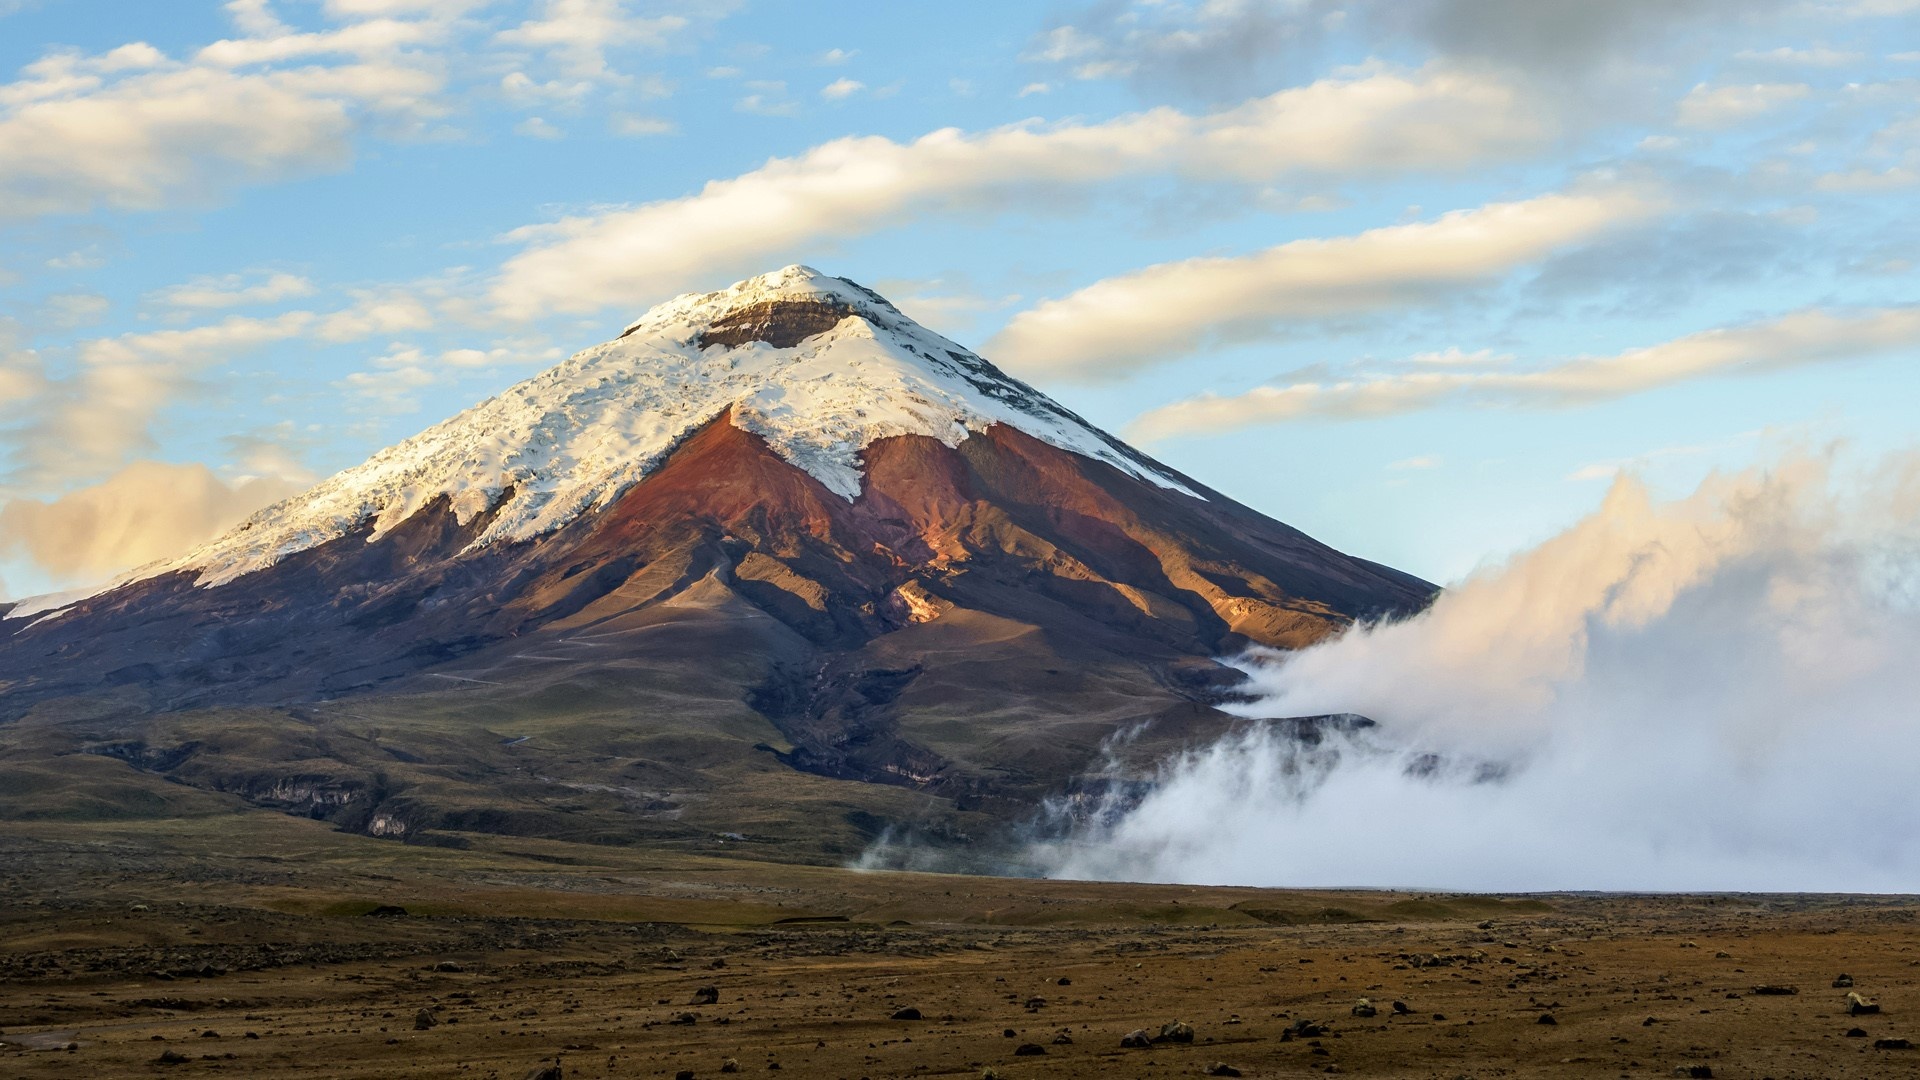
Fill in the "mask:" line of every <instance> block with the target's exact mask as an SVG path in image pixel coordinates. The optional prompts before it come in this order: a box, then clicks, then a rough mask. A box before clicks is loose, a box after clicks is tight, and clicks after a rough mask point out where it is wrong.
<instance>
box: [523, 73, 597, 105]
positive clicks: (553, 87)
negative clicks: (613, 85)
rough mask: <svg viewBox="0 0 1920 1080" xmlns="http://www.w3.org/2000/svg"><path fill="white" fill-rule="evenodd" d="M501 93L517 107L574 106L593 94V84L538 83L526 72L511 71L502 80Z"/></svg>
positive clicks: (573, 82)
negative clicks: (551, 103) (555, 103)
mask: <svg viewBox="0 0 1920 1080" xmlns="http://www.w3.org/2000/svg"><path fill="white" fill-rule="evenodd" d="M500 92H501V93H503V94H505V95H506V96H507V98H508V100H510V101H512V102H513V103H514V104H516V105H521V106H534V105H541V104H545V103H547V102H557V103H560V104H572V103H575V102H578V101H580V100H581V99H583V98H585V97H586V96H587V95H588V94H591V93H593V83H591V82H589V81H587V80H585V79H576V80H574V81H571V82H568V81H564V80H561V79H549V80H547V81H546V82H536V81H535V80H534V78H533V77H532V76H531V75H528V74H527V73H526V72H524V71H511V72H508V73H507V74H506V75H503V76H501V78H500Z"/></svg>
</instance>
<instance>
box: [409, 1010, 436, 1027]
mask: <svg viewBox="0 0 1920 1080" xmlns="http://www.w3.org/2000/svg"><path fill="white" fill-rule="evenodd" d="M439 1024H440V1021H438V1020H435V1019H434V1018H433V1010H432V1009H421V1010H420V1011H419V1012H417V1013H414V1014H413V1030H415V1031H426V1030H429V1029H431V1028H434V1027H437V1026H439Z"/></svg>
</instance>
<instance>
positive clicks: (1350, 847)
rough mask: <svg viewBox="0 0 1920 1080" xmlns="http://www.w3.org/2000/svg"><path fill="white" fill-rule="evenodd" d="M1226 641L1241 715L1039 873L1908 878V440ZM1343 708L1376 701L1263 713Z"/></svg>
mask: <svg viewBox="0 0 1920 1080" xmlns="http://www.w3.org/2000/svg"><path fill="white" fill-rule="evenodd" d="M1238 663H1240V664H1241V665H1242V666H1244V667H1245V668H1246V670H1247V671H1248V672H1249V673H1250V677H1251V682H1250V684H1249V685H1250V688H1251V689H1252V690H1253V691H1254V692H1256V693H1257V694H1258V695H1259V699H1258V701H1257V702H1255V703H1253V704H1250V705H1246V706H1243V707H1241V708H1240V709H1239V711H1241V712H1243V713H1244V714H1245V715H1247V716H1248V717H1249V720H1250V724H1249V726H1248V727H1247V728H1246V729H1245V730H1244V731H1242V732H1241V733H1239V734H1236V735H1234V736H1232V737H1229V738H1227V739H1224V740H1222V741H1220V742H1218V743H1216V744H1214V745H1211V746H1207V747H1205V748H1201V749H1197V750H1195V751H1193V752H1190V753H1188V754H1186V755H1184V756H1182V757H1180V758H1179V759H1177V760H1174V761H1170V762H1166V763H1165V764H1164V765H1163V767H1162V768H1161V770H1160V772H1159V774H1158V775H1156V776H1154V777H1152V778H1151V779H1152V781H1153V783H1152V786H1151V788H1150V790H1149V793H1148V794H1146V795H1145V796H1144V797H1143V798H1139V799H1138V800H1137V801H1130V802H1129V803H1127V804H1126V805H1115V806H1112V807H1108V808H1107V811H1108V812H1106V813H1104V814H1094V815H1091V818H1090V819H1091V820H1092V821H1093V822H1095V823H1094V824H1086V825H1082V826H1081V827H1079V828H1077V829H1076V830H1074V831H1073V833H1072V834H1071V835H1070V836H1069V837H1068V838H1066V839H1064V840H1049V841H1047V842H1044V843H1039V844H1036V845H1034V846H1033V848H1032V850H1031V853H1030V854H1031V856H1032V857H1033V858H1034V859H1035V860H1036V861H1037V862H1038V863H1039V864H1040V865H1041V866H1042V867H1043V868H1044V870H1045V872H1046V873H1048V874H1050V875H1052V876H1058V877H1070V878H1107V879H1126V880H1150V881H1181V882H1195V883H1216V884H1245V885H1267V886H1342V885H1358V886H1383V887H1387V886H1411V887H1426V888H1452V889H1479V890H1503V891H1517V890H1562V889H1619V890H1642V889H1644V890H1816V891H1827V892H1831V891H1865V892H1914V891H1920V800H1916V799H1915V798H1914V794H1913V793H1914V791H1915V788H1916V782H1920V724H1916V723H1915V716H1916V710H1920V454H1912V453H1909V454H1904V455H1896V456H1893V457H1889V458H1886V459H1884V460H1881V461H1878V462H1874V463H1871V464H1869V465H1866V466H1864V467H1862V466H1859V465H1857V464H1856V465H1849V464H1847V455H1846V454H1845V452H1844V451H1841V450H1831V451H1827V452H1820V453H1798V454H1793V455H1789V456H1785V457H1782V458H1779V459H1777V460H1775V461H1773V462H1771V463H1770V464H1769V465H1767V466H1766V467H1764V468H1756V469H1753V470H1751V471H1749V472H1745V473H1741V474H1737V475H1716V476H1714V477H1711V478H1709V479H1708V480H1707V481H1706V482H1704V483H1703V484H1702V485H1701V486H1700V487H1699V488H1698V490H1696V491H1694V492H1693V493H1692V494H1691V495H1689V496H1687V497H1685V498H1680V499H1675V500H1667V501H1663V500H1660V499H1658V498H1656V497H1655V496H1654V495H1652V494H1651V493H1650V492H1649V490H1648V489H1647V487H1646V486H1645V485H1643V484H1642V483H1641V482H1639V481H1638V480H1636V479H1634V478H1632V477H1628V476H1623V477H1621V478H1619V479H1618V480H1616V481H1615V482H1614V484H1613V485H1612V487H1611V489H1610V490H1609V491H1608V492H1607V494H1606V496H1605V498H1604V500H1603V501H1602V503H1601V505H1600V506H1599V507H1598V508H1597V509H1596V510H1594V511H1593V512H1592V513H1591V514H1590V515H1588V516H1587V517H1585V518H1584V519H1582V520H1580V521H1578V522H1577V523H1575V524H1574V525H1572V526H1571V527H1570V528H1568V529H1566V530H1565V531H1564V532H1562V533H1560V534H1559V535H1557V536H1554V537H1552V538H1551V539H1549V540H1547V541H1546V542H1544V543H1542V544H1540V545H1538V546H1537V547H1534V548H1532V549H1530V550H1527V551H1524V552H1521V553H1518V554H1516V555H1514V556H1512V557H1511V558H1508V559H1506V560H1504V561H1502V562H1499V563H1497V564H1491V565H1488V566H1486V567H1484V568H1483V569H1481V570H1479V571H1478V572H1476V573H1474V574H1472V575H1470V576H1469V577H1468V578H1467V579H1466V580H1464V581H1461V582H1459V583H1457V584H1455V585H1454V586H1453V587H1451V588H1449V589H1448V590H1447V591H1446V592H1445V593H1443V594H1442V595H1441V596H1440V597H1439V599H1438V600H1437V601H1436V602H1435V603H1434V605H1433V606H1432V607H1431V608H1430V609H1429V610H1428V611H1427V612H1425V613H1424V614H1422V615H1420V616H1418V617H1415V618H1412V619H1409V620H1405V621H1402V622H1398V623H1393V624H1387V625H1376V626H1368V627H1360V628H1356V629H1354V630H1351V631H1349V632H1347V633H1346V634H1344V635H1342V636H1341V637H1339V638H1337V639H1334V640H1331V641H1329V642H1327V643H1324V644H1322V645H1319V646H1316V647H1314V648H1311V649H1308V650H1305V651H1302V652H1298V653H1293V654H1280V653H1259V654H1253V655H1249V656H1246V657H1243V658H1241V659H1240V660H1239V661H1238ZM1342 713H1353V714H1360V715H1363V716H1366V717H1369V718H1371V719H1372V720H1374V721H1375V725H1374V726H1372V727H1359V728H1350V729H1345V730H1330V731H1328V732H1327V734H1326V737H1325V738H1323V739H1321V740H1320V741H1319V742H1318V743H1317V744H1309V743H1306V742H1302V741H1301V740H1299V739H1297V738H1294V737H1293V736H1292V735H1290V734H1289V733H1288V732H1287V731H1285V730H1284V729H1283V728H1280V727H1277V726H1275V725H1271V724H1266V723H1262V722H1261V719H1262V718H1268V717H1288V716H1309V715H1316V714H1342Z"/></svg>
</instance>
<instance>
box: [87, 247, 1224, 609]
mask: <svg viewBox="0 0 1920 1080" xmlns="http://www.w3.org/2000/svg"><path fill="white" fill-rule="evenodd" d="M784 304H805V305H809V306H810V310H811V313H812V314H811V317H813V318H815V319H817V320H818V321H819V322H820V324H821V325H827V326H828V327H829V328H828V329H825V330H823V331H821V332H818V333H812V334H810V336H807V337H805V338H804V339H803V340H799V341H797V343H795V344H792V345H790V346H787V347H781V346H779V345H775V344H771V343H769V341H767V340H742V341H741V342H740V343H739V344H713V343H709V342H708V341H707V337H708V336H709V335H711V336H713V337H720V335H717V334H712V331H713V328H714V327H715V326H716V325H724V324H725V323H726V321H727V320H728V319H729V316H732V317H734V319H735V321H739V320H741V319H751V318H754V317H757V314H756V313H758V314H764V313H765V312H768V311H776V312H777V311H778V310H780V309H779V307H778V306H779V305H784ZM840 310H844V311H845V312H846V314H845V316H844V317H839V318H838V319H837V321H835V319H834V317H833V316H835V315H838V314H839V311H840ZM823 311H824V312H828V313H829V314H828V315H826V316H824V317H823V316H821V314H820V313H821V312H823ZM802 329H803V330H804V329H808V327H803V328H802ZM747 332H751V331H747ZM734 336H735V337H738V336H739V335H738V334H736V335H734ZM726 340H732V339H731V338H728V339H726ZM729 410H731V419H732V422H733V423H734V424H735V425H737V426H738V427H740V428H742V429H744V430H747V431H751V432H753V433H755V434H757V435H759V436H761V437H762V438H764V439H765V440H766V441H767V444H768V445H769V446H770V447H771V448H772V449H773V451H774V452H775V453H777V454H779V455H780V456H781V457H782V458H784V459H785V460H786V461H788V462H789V463H791V464H793V465H794V466H796V467H798V468H800V469H803V470H805V471H806V472H807V473H809V474H810V475H812V476H813V477H814V478H816V479H817V480H819V481H820V483H821V484H823V485H825V486H826V487H827V488H828V489H829V490H831V491H833V492H835V493H836V494H838V495H840V496H842V497H843V498H846V499H849V500H851V499H854V498H856V497H858V495H859V493H860V486H861V479H862V462H861V458H860V453H861V451H862V450H864V449H865V448H866V446H867V445H868V444H870V443H872V442H874V441H875V440H877V439H883V438H887V437H889V436H896V435H925V436H931V437H933V438H936V439H938V440H940V441H941V442H943V443H945V444H946V445H948V446H957V445H959V443H960V442H962V441H963V440H965V439H966V438H967V437H968V436H969V435H971V434H973V433H974V432H978V431H984V430H985V429H986V428H987V427H989V426H991V425H993V424H996V423H1000V424H1006V425H1008V426H1010V427H1013V428H1015V429H1017V430H1019V431H1021V432H1024V433H1025V434H1027V435H1030V436H1033V437H1034V438H1036V439H1039V440H1041V441H1043V442H1047V443H1050V444H1052V445H1054V446H1056V447H1059V448H1061V449H1064V450H1069V451H1072V452H1074V453H1077V454H1081V455H1083V456H1086V457H1090V458H1095V459H1098V460H1100V461H1104V462H1106V463H1108V464H1110V465H1112V466H1114V467H1115V468H1118V469H1121V470H1123V471H1125V472H1127V473H1129V474H1131V475H1133V476H1135V477H1138V478H1140V479H1143V480H1147V481H1150V482H1152V483H1154V484H1157V485H1160V486H1162V487H1165V488H1170V489H1173V490H1176V491H1180V492H1183V493H1185V494H1188V495H1192V496H1194V497H1196V498H1201V497H1204V496H1202V495H1201V494H1200V493H1199V492H1196V491H1194V490H1192V489H1191V488H1190V487H1188V486H1187V485H1186V484H1184V483H1182V482H1181V481H1180V479H1179V478H1177V477H1175V476H1173V475H1170V474H1168V473H1167V472H1166V471H1164V469H1163V468H1162V467H1161V466H1159V465H1158V464H1157V463H1155V462H1153V461H1152V460H1151V459H1149V458H1146V457H1145V456H1143V455H1141V454H1139V453H1137V452H1136V451H1134V450H1133V449H1131V448H1130V447H1128V446H1126V445H1125V444H1124V443H1121V442H1120V441H1118V440H1117V439H1114V438H1113V437H1111V436H1109V435H1107V434H1106V433H1104V432H1102V431H1100V430H1098V429H1096V428H1094V427H1093V426H1091V425H1089V424H1088V423H1087V422H1086V421H1084V420H1082V419H1081V418H1080V417H1078V416H1076V415H1075V414H1073V413H1072V412H1070V411H1068V410H1066V409H1065V408H1063V407H1061V406H1060V405H1058V404H1056V403H1055V402H1054V401H1052V400H1051V399H1050V398H1048V397H1047V396H1046V395H1044V394H1041V393H1040V392H1039V391H1037V390H1035V389H1033V388H1032V387H1030V386H1028V385H1027V384H1025V383H1023V382H1020V381H1019V380H1017V379H1013V378H1011V377H1009V376H1007V375H1006V374H1004V373H1002V372H1001V371H1000V370H999V369H998V368H995V367H994V366H993V365H992V364H990V363H988V362H987V361H985V360H983V359H981V358H980V357H979V356H977V355H975V354H974V353H972V352H970V351H968V350H966V349H963V348H961V347H960V346H959V345H956V344H954V343H953V342H951V341H949V340H947V339H946V338H944V337H941V336H940V335H938V334H935V333H933V332H932V331H930V330H927V329H926V328H924V327H922V326H920V325H919V324H917V323H915V322H914V321H913V320H911V319H909V318H907V317H906V316H905V315H903V314H901V313H900V311H899V310H898V309H896V308H895V307H894V306H893V305H892V304H890V303H888V302H887V301H886V300H885V299H884V298H882V297H881V296H880V295H879V294H877V293H874V292H872V291H870V290H868V289H866V288H864V287H862V286H859V285H857V284H854V283H853V282H851V281H848V280H846V279H844V278H834V277H828V276H827V275H825V274H822V273H820V272H819V271H817V270H813V269H811V268H809V267H805V266H789V267H786V268H785V269H782V270H777V271H775V272H773V273H771V274H764V275H761V276H759V277H755V278H749V279H747V280H745V281H742V282H739V283H737V284H735V285H733V286H731V287H730V288H726V289H721V290H718V291H716V292H708V293H688V294H686V295H684V296H679V297H676V298H674V299H672V300H669V301H667V302H665V303H663V304H660V305H659V306H657V307H655V308H653V309H652V310H650V311H648V312H647V313H646V314H645V315H644V316H642V317H641V318H640V319H638V320H636V321H635V322H633V323H632V324H630V325H629V326H628V327H627V328H626V330H625V332H623V333H622V334H621V335H620V336H619V337H618V338H615V339H614V340H612V341H609V342H606V343H604V344H601V345H596V346H594V347H592V348H589V349H585V350H583V351H581V352H579V353H576V354H574V355H573V356H572V357H570V358H568V359H567V360H565V361H562V362H561V363H560V364H558V365H556V366H555V367H553V368H550V369H548V370H547V371H544V372H541V373H540V374H538V375H534V376H533V377H531V378H529V379H526V380H524V381H522V382H520V383H518V384H516V385H514V386H512V387H509V388H508V389H506V390H504V391H502V392H501V393H499V394H497V395H495V396H494V397H492V398H489V399H487V400H486V401H483V402H481V403H480V404H478V405H475V406H474V407H473V408H470V409H468V410H466V411H465V412H462V413H460V414H458V415H456V416H454V417H452V418H450V419H448V420H445V421H442V422H441V423H439V424H436V425H434V426H433V427H430V428H428V429H427V430H425V431H423V432H421V433H420V434H418V435H415V436H413V437H412V438H410V439H407V440H405V441H403V442H400V443H397V444H395V445H393V446H391V447H388V448H387V449H385V450H382V451H380V452H379V453H377V454H375V455H373V457H371V458H369V459H368V460H367V461H365V462H364V463H362V464H360V465H356V466H354V467H352V468H349V469H346V470H345V471H342V472H340V473H337V474H335V475H334V476H332V477H330V478H328V479H326V480H324V481H322V482H320V483H319V484H318V485H316V486H315V487H313V488H311V489H309V490H308V491H306V492H304V493H302V494H299V495H296V496H294V497H292V498H290V499H287V500H285V501H283V502H281V503H278V504H276V505H274V506H270V507H268V508H266V509H264V510H261V511H260V512H258V513H256V514H254V515H253V516H252V517H251V518H249V519H247V520H246V521H245V522H243V523H241V524H240V525H239V526H238V527H236V528H235V529H233V530H232V531H230V532H228V533H227V534H225V535H224V536H221V537H219V538H217V539H215V540H213V541H212V542H210V543H208V544H206V545H204V546H202V547H200V548H199V549H197V550H195V551H192V552H190V553H188V554H186V555H184V556H181V557H179V558H177V559H173V560H167V561H163V562H160V563H155V564H152V565H149V566H146V567H142V568H140V569H139V570H136V571H134V572H132V573H131V574H128V575H126V576H124V577H122V578H121V579H120V580H119V581H118V582H116V584H121V583H125V582H128V581H133V580H139V579H143V578H148V577H153V576H156V575H158V574H162V573H166V572H169V571H176V570H190V571H196V572H198V574H199V577H198V581H199V583H200V584H201V585H219V584H223V583H225V582H228V581H231V580H233V579H234V578H237V577H240V576H242V575H244V574H247V573H250V572H252V571H254V570H260V569H264V568H265V567H268V566H271V565H273V564H274V563H276V562H278V561H280V560H281V559H283V558H285V557H287V556H288V555H291V554H293V553H295V552H299V551H303V550H306V549H308V548H312V547H316V546H318V545H320V544H323V543H326V542H327V541H329V540H333V539H336V538H338V537H341V536H344V535H346V534H348V533H350V532H352V531H354V530H355V529H358V528H360V527H362V526H364V525H366V524H367V523H369V522H371V523H372V526H373V529H372V535H371V536H370V537H369V539H373V538H377V537H379V536H380V535H382V534H383V533H385V532H386V531H387V530H388V529H391V528H393V527H394V526H396V525H398V524H399V523H400V522H401V521H404V520H405V519H406V518H407V517H409V516H411V515H412V514H413V513H415V512H416V511H418V510H419V509H421V508H422V507H424V506H425V505H427V504H428V503H430V502H432V501H433V500H434V499H436V498H439V497H441V496H446V497H447V498H448V499H449V500H450V503H451V507H452V510H453V512H454V514H455V515H456V517H457V518H458V519H459V521H460V522H461V523H462V524H465V523H467V522H470V521H472V520H473V518H474V517H475V516H476V515H479V514H482V513H485V512H488V511H494V510H497V512H496V513H495V514H494V517H493V519H492V520H491V521H490V522H489V523H488V525H487V527H486V529H485V530H484V531H483V532H482V533H481V535H480V536H479V537H478V538H477V539H476V540H475V541H474V545H475V546H476V547H477V546H483V545H486V544H490V543H495V542H500V541H514V540H526V539H531V538H533V537H536V536H539V535H541V534H543V533H546V532H550V531H552V530H554V529H557V528H560V527H561V526H563V525H565V524H567V523H568V522H569V521H572V520H573V519H574V518H576V517H578V516H579V515H580V514H582V513H584V512H587V511H589V510H594V509H599V508H603V507H605V506H608V505H609V504H611V503H612V502H613V501H614V500H616V499H617V498H619V496H620V495H621V494H622V493H624V492H625V491H626V490H627V489H628V488H630V487H631V486H632V485H634V484H635V483H637V482H639V481H640V480H641V479H643V478H644V477H645V476H646V475H647V474H648V473H649V472H651V471H652V470H653V469H654V468H655V467H656V466H657V465H658V464H660V462H661V461H663V460H664V459H665V458H666V457H667V455H669V454H670V453H671V452H672V451H673V449H674V448H675V447H676V446H677V445H678V444H679V443H680V441H681V440H682V439H684V438H685V437H686V436H688V435H690V434H691V433H692V432H694V431H696V430H698V429H699V428H700V427H702V426H703V425H705V424H707V423H708V422H710V421H712V420H713V419H714V418H716V417H718V416H720V415H722V414H724V413H728V412H729ZM509 491H510V492H511V496H510V497H509V498H507V499H506V501H505V503H504V504H502V503H501V499H502V496H503V495H506V494H507V493H508V492H509Z"/></svg>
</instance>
